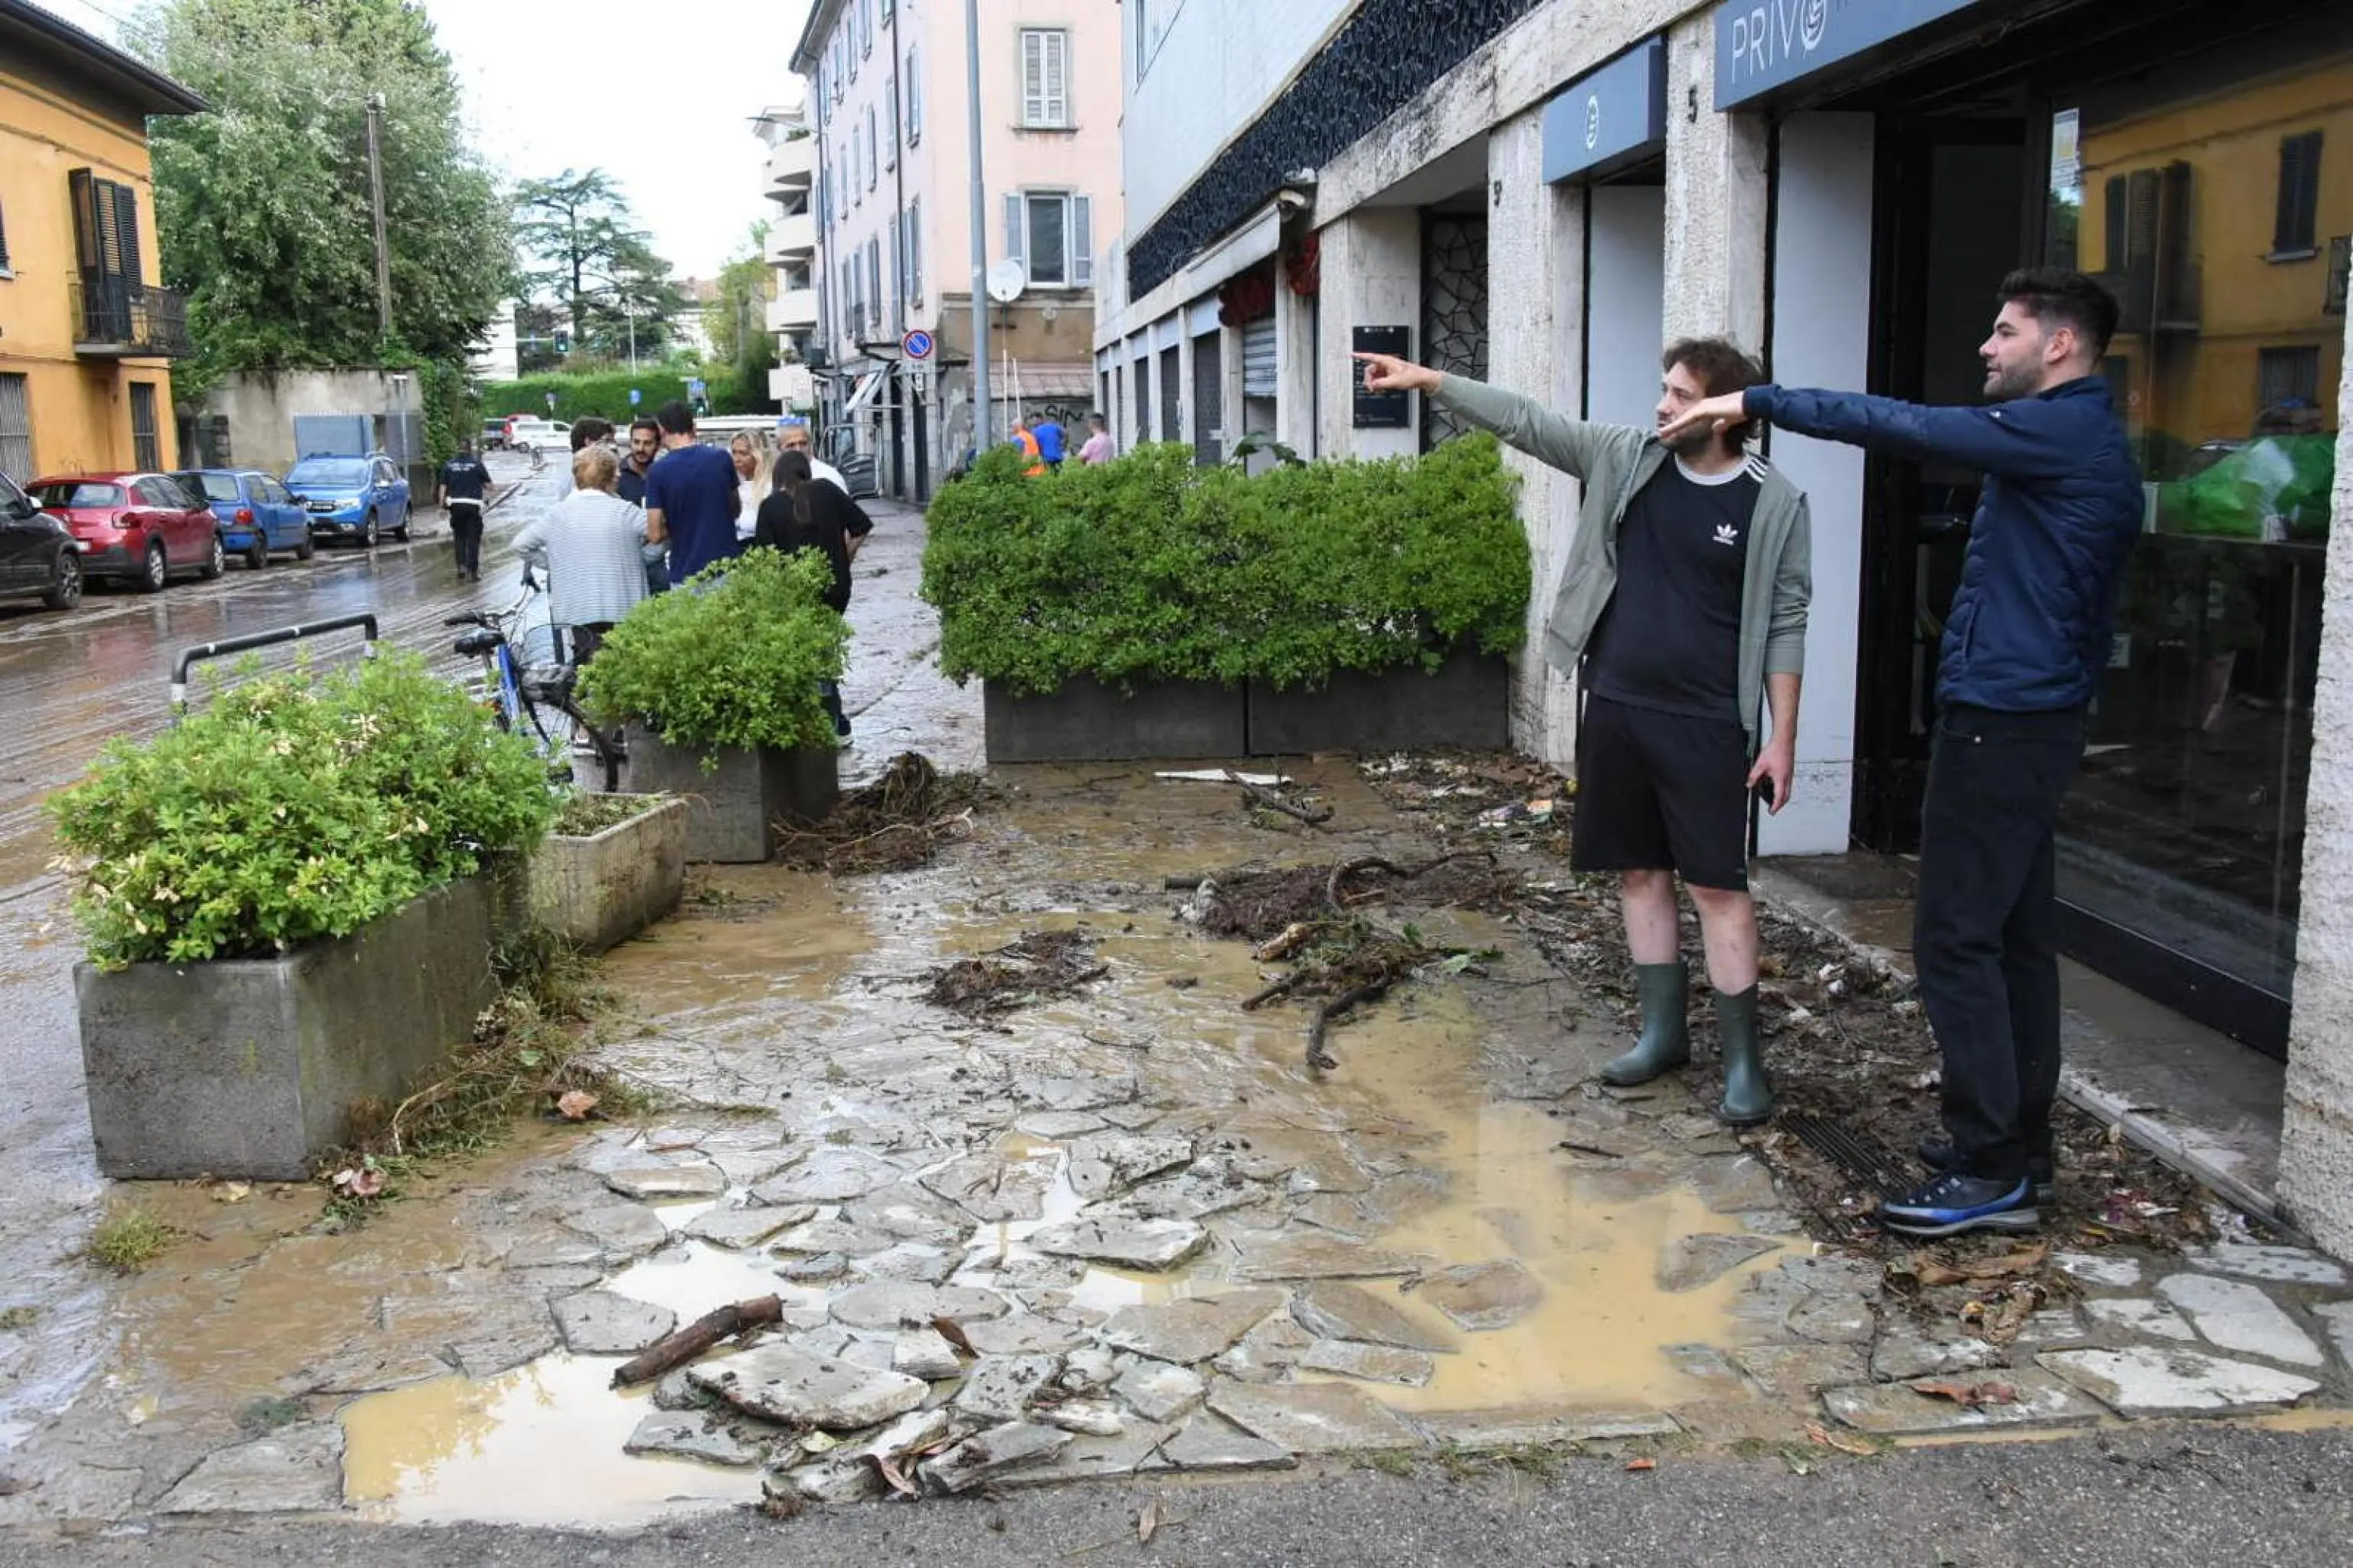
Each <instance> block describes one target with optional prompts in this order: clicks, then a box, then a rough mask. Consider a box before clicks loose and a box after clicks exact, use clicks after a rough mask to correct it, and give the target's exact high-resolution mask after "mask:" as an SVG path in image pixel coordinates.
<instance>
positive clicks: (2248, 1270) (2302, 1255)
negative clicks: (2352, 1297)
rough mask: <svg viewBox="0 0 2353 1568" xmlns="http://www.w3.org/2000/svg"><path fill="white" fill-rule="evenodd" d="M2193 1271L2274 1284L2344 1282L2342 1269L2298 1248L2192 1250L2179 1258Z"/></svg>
mask: <svg viewBox="0 0 2353 1568" xmlns="http://www.w3.org/2000/svg"><path fill="white" fill-rule="evenodd" d="M2183 1256H2184V1257H2185V1258H2186V1259H2188V1261H2189V1266H2191V1267H2192V1268H2202V1269H2204V1270H2206V1271H2207V1272H2208V1273H2211V1274H2228V1275H2232V1276H2234V1277H2237V1278H2240V1279H2263V1280H2268V1281H2270V1282H2271V1283H2273V1284H2274V1285H2332V1286H2341V1285H2343V1284H2345V1283H2346V1273H2345V1266H2344V1265H2343V1264H2340V1263H2337V1262H2334V1261H2332V1260H2331V1259H2328V1258H2326V1257H2323V1256H2321V1255H2320V1254H2318V1253H2316V1252H2307V1251H2306V1250H2305V1249H2304V1248H2303V1247H2300V1246H2253V1245H2248V1244H2246V1243H2243V1242H2240V1243H2232V1242H2224V1243H2221V1245H2215V1246H2204V1247H2192V1248H2190V1249H2189V1251H2188V1252H2186V1253H2184V1254H2183Z"/></svg>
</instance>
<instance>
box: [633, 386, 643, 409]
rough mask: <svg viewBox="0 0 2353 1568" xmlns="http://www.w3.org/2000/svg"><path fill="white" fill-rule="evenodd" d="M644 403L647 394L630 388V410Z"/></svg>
mask: <svg viewBox="0 0 2353 1568" xmlns="http://www.w3.org/2000/svg"><path fill="white" fill-rule="evenodd" d="M643 401H645V394H644V393H642V392H640V391H638V389H637V388H636V387H630V388H629V407H630V408H636V407H637V406H638V404H639V403H641V402H643Z"/></svg>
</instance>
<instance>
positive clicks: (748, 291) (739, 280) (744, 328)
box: [702, 223, 776, 413]
mask: <svg viewBox="0 0 2353 1568" xmlns="http://www.w3.org/2000/svg"><path fill="white" fill-rule="evenodd" d="M767 248H768V226H767V225H766V224H765V223H755V224H754V225H753V226H752V232H751V234H750V235H749V237H748V238H747V239H746V241H745V246H744V249H741V250H739V251H737V252H736V254H735V256H734V257H733V259H732V260H729V261H728V263H727V264H726V265H725V266H724V267H723V268H721V269H720V271H719V279H718V284H719V297H718V298H717V299H715V300H713V301H712V302H711V303H710V304H708V305H706V306H704V307H703V312H702V320H703V324H704V327H705V329H706V330H707V331H708V332H709V333H710V334H711V359H712V365H713V366H716V367H717V368H718V369H719V371H720V374H721V376H724V377H725V378H726V379H727V380H729V381H732V382H733V386H734V390H733V394H732V395H731V394H729V393H727V392H725V391H723V390H722V389H721V388H720V387H715V386H714V387H713V389H712V390H713V397H712V401H713V404H714V406H715V405H716V404H717V403H719V402H721V401H725V402H727V403H729V404H731V405H733V407H732V408H730V409H729V410H728V411H730V412H746V413H748V412H751V411H752V410H754V409H765V408H768V407H770V406H771V403H772V400H771V399H770V397H768V372H769V371H771V370H773V369H775V368H776V334H774V333H771V332H770V331H768V291H769V289H770V288H771V286H772V285H773V283H774V281H775V279H776V270H775V269H774V268H773V267H771V266H769V265H768V262H767V260H766V257H765V252H766V250H767ZM712 379H713V380H714V381H717V380H718V379H719V377H718V376H714V377H713V378H712Z"/></svg>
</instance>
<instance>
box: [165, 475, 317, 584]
mask: <svg viewBox="0 0 2353 1568" xmlns="http://www.w3.org/2000/svg"><path fill="white" fill-rule="evenodd" d="M172 477H173V478H174V479H176V480H178V481H179V482H180V488H181V489H183V490H185V491H186V492H187V493H189V494H190V495H193V496H195V498H196V499H197V500H199V501H201V502H203V503H205V504H206V505H207V506H209V507H211V508H212V514H213V516H214V518H215V519H216V520H217V521H218V522H219V524H220V536H221V549H222V550H223V551H224V552H226V553H227V554H228V555H232V556H241V557H243V559H244V561H245V564H246V566H247V567H248V569H250V570H253V571H259V570H260V569H261V568H262V567H266V566H268V565H269V552H270V551H272V550H291V551H293V552H294V556H295V559H297V560H302V561H307V560H309V559H310V558H311V554H312V552H313V549H314V546H312V545H311V514H309V513H308V512H305V511H304V510H303V509H302V503H301V502H300V501H297V500H295V499H294V493H293V492H292V491H290V490H289V489H287V488H286V487H285V486H284V485H282V484H280V483H279V482H278V481H277V480H276V479H275V478H274V477H272V476H271V475H269V474H266V473H261V472H259V471H255V470H252V469H242V468H189V469H181V470H179V471H176V472H174V474H173V475H172Z"/></svg>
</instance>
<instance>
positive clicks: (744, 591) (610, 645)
mask: <svg viewBox="0 0 2353 1568" xmlns="http://www.w3.org/2000/svg"><path fill="white" fill-rule="evenodd" d="M832 587H833V568H832V567H831V566H830V565H829V564H828V562H827V561H826V558H825V557H824V556H822V555H820V554H819V553H818V552H817V551H815V550H803V551H800V552H798V553H797V554H796V555H793V556H782V555H779V554H777V553H776V551H774V550H769V549H754V550H750V551H747V552H745V553H744V555H742V556H737V557H736V558H735V559H733V560H732V561H720V562H715V563H713V564H712V566H710V567H705V568H704V569H703V570H702V572H700V573H698V574H697V575H696V576H694V577H691V578H689V579H688V581H687V583H686V585H685V586H684V587H682V588H679V589H677V590H675V591H673V592H670V593H665V594H656V595H655V596H654V597H653V598H651V599H646V600H644V601H642V602H641V603H639V604H638V607H637V608H636V609H633V610H631V611H629V613H628V617H627V618H626V619H624V620H622V621H621V623H620V624H619V625H618V626H616V627H614V628H613V630H611V631H610V632H608V633H607V634H606V637H605V641H604V644H603V645H602V646H601V647H600V648H598V649H597V651H596V658H595V659H594V660H592V661H590V662H589V664H588V666H587V668H586V670H584V671H582V672H581V676H580V695H581V700H582V701H583V702H585V703H586V705H588V708H589V711H590V712H591V713H594V714H596V715H597V717H598V718H599V719H600V720H602V721H604V722H607V723H610V722H612V721H614V720H617V719H623V718H633V719H637V720H638V721H640V722H641V723H644V724H646V725H648V726H650V727H651V728H652V729H654V730H655V731H656V732H657V733H659V735H660V736H661V737H662V739H663V740H664V741H665V742H667V743H669V744H670V745H672V746H678V747H702V748H703V749H704V750H705V751H706V752H708V753H711V754H712V755H709V756H706V757H705V758H704V766H706V767H712V766H716V763H717V758H716V755H715V754H716V753H718V752H720V751H723V750H728V749H731V748H734V747H745V748H754V749H756V748H759V747H774V748H776V749H778V750H783V749H787V748H790V747H797V746H810V747H831V746H832V745H833V744H834V737H833V721H832V720H831V719H829V718H828V717H827V716H826V713H825V708H824V705H823V704H822V703H821V702H820V701H819V699H818V682H819V681H831V680H838V679H839V678H840V675H841V662H842V652H843V649H844V648H845V646H846V645H847V643H848V641H849V628H848V627H847V626H846V625H844V624H843V622H842V619H841V617H840V615H839V613H837V612H836V611H835V610H834V609H833V607H832V606H830V605H828V604H827V603H826V602H825V595H826V592H827V590H828V589H829V588H832Z"/></svg>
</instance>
